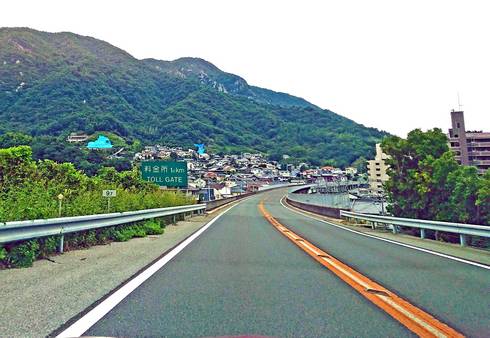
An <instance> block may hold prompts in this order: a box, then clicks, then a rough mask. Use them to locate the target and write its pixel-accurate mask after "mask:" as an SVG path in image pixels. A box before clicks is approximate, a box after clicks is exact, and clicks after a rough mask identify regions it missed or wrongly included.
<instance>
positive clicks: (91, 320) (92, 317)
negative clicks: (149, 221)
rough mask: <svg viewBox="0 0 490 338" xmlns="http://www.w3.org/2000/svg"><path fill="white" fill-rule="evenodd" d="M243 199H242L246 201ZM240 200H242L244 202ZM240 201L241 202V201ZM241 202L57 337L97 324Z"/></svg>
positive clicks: (72, 334)
mask: <svg viewBox="0 0 490 338" xmlns="http://www.w3.org/2000/svg"><path fill="white" fill-rule="evenodd" d="M245 200H246V199H243V200H242V201H245ZM242 201H240V202H242ZM240 202H239V203H240ZM239 203H237V204H235V205H233V206H232V207H230V208H229V209H227V210H225V211H224V212H223V213H222V214H220V215H218V216H216V218H214V219H212V220H211V221H210V222H209V223H207V224H206V225H205V226H203V227H202V228H201V229H199V230H198V231H197V232H195V233H194V234H193V235H191V236H190V237H189V238H187V239H186V240H185V241H184V242H182V243H180V244H179V245H178V246H177V247H175V248H174V249H173V250H172V251H170V252H169V253H168V254H166V255H165V256H163V257H162V258H160V259H159V260H158V261H156V262H155V263H154V264H152V265H151V266H150V267H148V268H147V269H146V270H144V271H143V272H141V273H140V274H139V275H137V276H136V277H134V278H133V279H132V280H131V281H129V282H128V283H127V284H125V285H124V286H122V287H121V288H120V289H119V290H117V291H116V292H114V293H113V294H112V295H110V296H109V297H107V298H106V299H105V300H104V301H102V302H101V303H100V304H99V305H97V306H96V307H94V308H93V309H92V310H90V311H89V312H88V313H87V314H85V315H84V316H83V317H82V318H80V319H79V320H77V321H76V322H75V323H73V324H72V325H70V326H69V327H68V328H67V329H65V330H64V331H63V332H61V333H60V334H59V335H57V336H56V338H65V337H80V336H81V335H82V334H84V333H85V332H86V331H87V330H88V329H90V328H91V327H92V326H93V325H95V324H96V323H97V322H98V321H99V320H100V319H102V317H104V316H105V315H106V314H107V313H108V312H109V311H111V310H112V309H113V308H114V307H115V306H116V305H117V304H119V303H120V302H121V301H122V300H123V299H124V298H126V297H127V296H128V295H129V294H130V293H131V292H133V291H134V290H135V289H136V288H137V287H139V286H140V285H141V284H143V283H144V282H145V281H146V280H147V279H148V278H150V277H151V276H152V275H153V274H154V273H155V272H157V271H158V270H160V269H161V268H162V267H163V266H164V265H165V264H167V263H168V262H169V261H170V260H172V258H174V257H175V256H177V255H178V254H179V253H180V252H181V251H182V250H184V248H185V247H186V246H187V245H189V244H190V243H191V242H192V241H194V240H195V239H196V238H198V237H199V236H200V235H201V234H202V233H203V232H204V231H206V230H207V229H208V228H209V227H210V226H211V225H212V224H213V223H214V222H216V221H217V220H218V219H219V218H220V217H221V216H223V215H224V214H226V213H227V212H228V211H230V210H231V209H233V208H234V207H235V206H237V205H238V204H239Z"/></svg>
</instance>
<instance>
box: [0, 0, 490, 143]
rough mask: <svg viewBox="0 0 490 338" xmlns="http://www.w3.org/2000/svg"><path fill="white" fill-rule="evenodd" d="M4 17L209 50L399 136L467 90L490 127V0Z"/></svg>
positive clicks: (5, 8)
mask: <svg viewBox="0 0 490 338" xmlns="http://www.w3.org/2000/svg"><path fill="white" fill-rule="evenodd" d="M0 26H10V27H14V26H28V27H31V28H35V29H39V30H45V31H49V32H58V31H71V32H74V33H78V34H82V35H90V36H93V37H96V38H99V39H102V40H106V41H108V42H109V43H111V44H113V45H115V46H117V47H120V48H122V49H124V50H126V51H127V52H129V53H131V54H132V55H134V56H135V57H137V58H148V57H152V58H157V59H163V60H173V59H176V58H179V57H182V56H195V57H201V58H204V59H206V60H208V61H210V62H212V63H214V64H215V65H216V66H218V67H219V68H221V69H222V70H225V71H227V72H230V73H234V74H237V75H240V76H242V77H243V78H245V79H246V80H247V81H248V82H249V83H250V84H253V85H257V86H261V87H266V88H269V89H273V90H276V91H283V92H287V93H290V94H293V95H297V96H301V97H304V98H305V99H307V100H309V101H311V102H312V103H314V104H317V105H319V106H320V107H322V108H328V109H331V110H333V111H334V112H336V113H339V114H341V115H344V116H346V117H349V118H351V119H353V120H355V121H357V122H360V123H363V124H365V125H367V126H372V127H377V128H380V129H384V130H387V131H389V132H392V133H395V134H398V135H400V136H405V135H406V133H407V132H408V131H409V130H411V129H414V128H417V127H419V128H423V129H428V128H432V127H440V128H443V129H444V130H446V129H447V128H448V127H449V125H450V118H449V112H450V110H451V109H453V108H457V107H458V100H457V93H458V92H459V93H460V96H461V103H462V104H463V109H464V110H465V116H466V125H467V128H468V129H479V130H481V129H486V130H490V2H489V1H471V0H465V1H448V0H445V1H430V0H425V1H413V0H412V1H395V0H391V1H373V0H370V1H365V0H364V1H325V0H324V1H307V0H301V1H299V0H298V1H285V0H280V1H273V0H270V1H267V0H259V1H255V0H246V1H237V0H235V1H232V0H224V1H205V0H196V1H183V0H175V1H156V0H154V1H146V0H137V1H103V0H98V1H91V0H84V1H66V0H63V1H49V0H44V1H38V0H32V1H30V0H29V1H27V0H23V1H2V2H1V4H0ZM0 48H1V46H0Z"/></svg>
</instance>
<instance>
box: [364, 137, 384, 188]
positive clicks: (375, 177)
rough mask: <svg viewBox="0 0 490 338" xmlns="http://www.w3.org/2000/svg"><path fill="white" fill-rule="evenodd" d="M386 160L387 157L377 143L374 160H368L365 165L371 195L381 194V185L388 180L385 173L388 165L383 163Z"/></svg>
mask: <svg viewBox="0 0 490 338" xmlns="http://www.w3.org/2000/svg"><path fill="white" fill-rule="evenodd" d="M387 158H388V155H386V154H385V153H383V150H382V149H381V145H380V144H379V143H377V144H376V156H375V157H374V160H369V161H368V165H367V169H368V178H369V188H370V189H371V192H373V193H376V194H383V183H384V182H386V181H388V179H389V176H388V174H387V173H386V171H387V169H388V165H386V163H385V160H386V159H387Z"/></svg>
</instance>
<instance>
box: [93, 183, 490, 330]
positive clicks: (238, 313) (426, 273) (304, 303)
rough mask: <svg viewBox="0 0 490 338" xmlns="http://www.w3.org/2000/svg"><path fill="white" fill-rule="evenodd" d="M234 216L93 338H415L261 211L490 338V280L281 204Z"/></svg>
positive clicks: (483, 273)
mask: <svg viewBox="0 0 490 338" xmlns="http://www.w3.org/2000/svg"><path fill="white" fill-rule="evenodd" d="M283 194H284V190H282V189H281V190H278V191H271V192H268V193H264V194H261V195H257V196H254V197H253V198H250V199H248V200H246V201H244V202H242V203H240V204H238V205H237V206H236V207H234V208H233V209H231V210H230V211H228V212H227V213H226V214H225V215H223V216H222V217H221V218H220V219H219V220H218V221H216V222H215V223H214V224H213V225H212V226H211V227H210V228H209V229H208V230H207V231H205V232H204V233H203V234H202V235H201V236H200V237H199V238H198V239H196V240H195V241H194V242H192V243H191V244H190V245H189V246H188V247H187V248H186V249H184V251H182V252H181V253H180V254H179V255H178V256H177V257H175V258H174V260H172V261H171V262H169V263H168V264H167V265H166V266H164V267H163V268H162V269H161V270H159V271H158V272H157V273H155V274H154V275H153V276H152V277H150V279H148V280H147V281H146V282H145V283H144V284H142V285H141V286H140V287H139V288H138V289H136V290H135V291H134V292H133V293H131V294H130V295H129V296H128V297H127V298H125V299H124V300H123V301H122V302H121V303H120V304H118V305H117V306H116V307H115V308H114V309H113V310H112V311H111V312H109V313H108V314H107V315H106V316H105V317H104V318H102V319H101V320H100V321H99V322H97V323H96V324H95V325H94V326H93V327H92V328H91V329H90V330H89V331H88V332H86V333H85V335H92V336H169V337H205V336H230V335H250V334H255V335H265V336H281V337H354V336H356V337H368V336H390V337H400V336H411V332H409V331H407V330H406V329H405V327H404V326H402V325H401V324H399V323H398V322H397V321H395V320H393V319H392V318H391V317H390V316H388V315H387V314H385V313H384V312H382V311H381V310H379V309H378V308H377V307H376V306H374V305H373V304H371V303H370V302H369V301H367V300H366V299H365V298H363V297H362V296H360V295H359V294H357V293H356V292H355V291H354V290H353V289H351V288H350V287H349V286H348V285H347V284H345V283H344V282H342V281H341V280H340V279H338V278H337V277H336V276H335V275H333V274H332V273H331V272H329V271H328V270H327V269H325V268H324V267H322V266H321V265H320V264H318V263H317V262H315V261H314V260H313V259H312V258H310V257H309V256H308V255H307V254H306V253H304V252H302V251H301V250H300V249H299V248H298V247H297V246H295V245H294V244H293V243H291V242H290V241H289V240H288V239H286V238H285V237H284V236H282V235H281V234H280V233H279V232H278V231H276V230H275V229H274V228H273V227H272V225H270V224H269V223H268V222H267V221H266V220H265V219H264V218H263V217H262V216H261V214H260V213H259V211H258V203H259V201H260V200H261V199H265V206H266V208H267V209H268V211H269V212H270V213H271V214H272V216H274V217H275V218H276V219H277V220H278V221H280V222H281V223H283V224H284V225H285V226H287V227H288V228H290V229H291V230H293V231H295V232H296V233H298V234H299V235H301V236H303V237H305V238H306V239H307V240H309V241H310V242H312V243H313V244H315V245H316V246H318V247H320V248H321V249H323V250H325V251H327V252H329V253H330V254H331V255H333V256H335V257H336V258H338V259H340V260H342V261H343V262H344V263H347V264H349V265H350V266H351V267H353V268H355V269H356V270H358V271H359V272H361V273H363V274H364V275H366V276H368V277H369V278H371V279H372V280H374V281H376V282H378V283H380V284H382V285H384V286H385V287H387V288H389V289H390V290H392V291H394V292H396V293H397V294H398V295H400V296H402V297H404V298H405V299H407V300H409V301H410V302H411V303H412V304H414V305H416V306H419V307H420V308H422V309H424V310H426V311H427V312H429V313H431V314H432V315H433V316H435V317H436V318H439V319H441V320H442V321H444V322H446V323H448V324H450V325H451V326H453V327H454V328H456V329H458V330H460V331H462V332H463V333H465V334H467V335H469V336H482V337H483V336H488V332H490V331H489V330H488V329H489V328H490V299H489V297H488V296H489V291H490V273H489V271H488V270H484V269H481V268H478V267H474V266H470V265H467V264H463V263H459V262H456V261H451V260H449V259H445V258H442V257H437V256H433V255H430V254H427V253H422V252H418V251H415V250H412V249H408V248H404V247H401V246H397V245H394V244H389V243H386V242H381V241H378V240H376V239H371V238H367V237H363V236H360V235H357V234H353V233H351V232H348V231H344V230H341V229H338V228H335V227H333V226H330V225H328V224H325V223H322V222H319V221H316V220H312V219H310V218H307V217H305V216H303V215H299V214H297V213H294V212H292V211H289V210H287V209H285V208H284V207H283V206H281V205H280V204H279V199H280V197H282V195H283Z"/></svg>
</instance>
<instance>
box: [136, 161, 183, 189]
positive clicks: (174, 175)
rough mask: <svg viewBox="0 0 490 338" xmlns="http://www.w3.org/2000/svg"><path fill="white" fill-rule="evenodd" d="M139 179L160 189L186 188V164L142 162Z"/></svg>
mask: <svg viewBox="0 0 490 338" xmlns="http://www.w3.org/2000/svg"><path fill="white" fill-rule="evenodd" d="M141 177H142V178H143V180H145V181H147V182H151V183H155V184H157V185H159V186H161V187H174V188H187V182H188V180H187V162H172V161H144V162H142V163H141Z"/></svg>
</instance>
